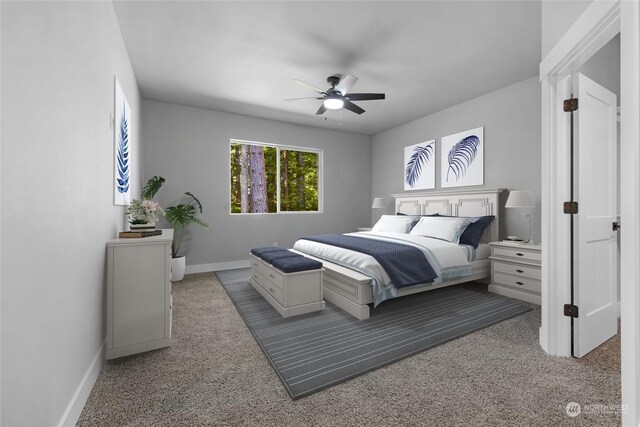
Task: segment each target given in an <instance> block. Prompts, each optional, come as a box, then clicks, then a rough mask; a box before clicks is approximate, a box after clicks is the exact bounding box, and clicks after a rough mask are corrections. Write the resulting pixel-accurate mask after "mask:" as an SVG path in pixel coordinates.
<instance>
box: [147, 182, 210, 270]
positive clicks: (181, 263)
mask: <svg viewBox="0 0 640 427" xmlns="http://www.w3.org/2000/svg"><path fill="white" fill-rule="evenodd" d="M164 183H165V179H164V178H163V177H161V176H154V177H153V178H151V179H149V181H147V183H146V184H145V186H144V188H143V189H142V197H143V198H144V199H152V198H153V197H155V195H156V194H157V193H158V191H160V189H161V188H162V187H163V186H164ZM178 202H179V203H178V204H175V205H172V206H167V207H166V208H165V209H164V217H165V218H166V219H167V222H169V224H171V226H172V227H173V242H171V278H172V281H174V282H179V281H180V280H182V278H183V277H184V271H185V266H186V258H185V256H184V255H182V256H180V255H179V251H180V244H181V243H182V237H183V231H184V229H185V227H187V226H188V225H189V224H191V223H196V224H198V225H201V226H202V227H205V228H207V229H211V227H210V226H209V224H207V223H206V222H204V221H202V220H201V219H200V218H198V217H197V215H198V214H199V213H202V204H201V203H200V201H199V200H198V198H197V197H196V196H194V195H193V194H192V193H190V192H188V191H187V192H186V193H184V194H183V195H182V197H181V198H180V199H179V200H178Z"/></svg>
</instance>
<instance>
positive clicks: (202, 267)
mask: <svg viewBox="0 0 640 427" xmlns="http://www.w3.org/2000/svg"><path fill="white" fill-rule="evenodd" d="M249 267H250V264H249V256H247V259H243V260H240V261H227V262H214V263H212V264H195V265H187V268H186V269H185V273H186V274H193V273H208V272H210V271H221V270H234V269H236V268H249Z"/></svg>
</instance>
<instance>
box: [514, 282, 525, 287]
mask: <svg viewBox="0 0 640 427" xmlns="http://www.w3.org/2000/svg"><path fill="white" fill-rule="evenodd" d="M516 284H518V285H520V286H522V285H524V283H522V282H516Z"/></svg>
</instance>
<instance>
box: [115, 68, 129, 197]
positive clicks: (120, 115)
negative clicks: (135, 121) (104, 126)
mask: <svg viewBox="0 0 640 427" xmlns="http://www.w3.org/2000/svg"><path fill="white" fill-rule="evenodd" d="M113 117H114V120H113V126H112V127H113V129H114V132H113V154H112V155H113V181H112V183H113V184H112V185H113V204H114V205H116V206H127V205H128V204H129V202H130V196H131V172H132V170H131V168H132V166H133V164H132V163H131V108H130V107H129V103H128V102H127V98H126V96H125V95H124V92H123V91H122V87H121V86H120V83H119V82H118V79H117V78H116V79H115V103H114V114H113Z"/></svg>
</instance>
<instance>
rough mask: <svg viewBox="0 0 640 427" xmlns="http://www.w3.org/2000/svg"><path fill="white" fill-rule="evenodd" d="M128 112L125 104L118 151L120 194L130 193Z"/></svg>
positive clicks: (117, 186)
mask: <svg viewBox="0 0 640 427" xmlns="http://www.w3.org/2000/svg"><path fill="white" fill-rule="evenodd" d="M126 111H127V109H126V105H125V104H124V102H123V105H122V116H121V117H120V126H119V127H118V147H117V151H116V167H117V175H116V189H117V191H118V193H127V192H129V123H128V121H127V114H126Z"/></svg>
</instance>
